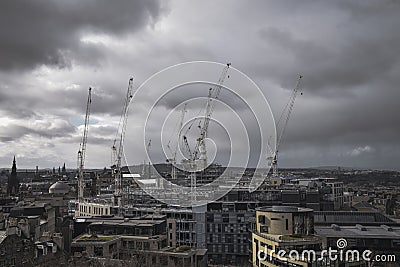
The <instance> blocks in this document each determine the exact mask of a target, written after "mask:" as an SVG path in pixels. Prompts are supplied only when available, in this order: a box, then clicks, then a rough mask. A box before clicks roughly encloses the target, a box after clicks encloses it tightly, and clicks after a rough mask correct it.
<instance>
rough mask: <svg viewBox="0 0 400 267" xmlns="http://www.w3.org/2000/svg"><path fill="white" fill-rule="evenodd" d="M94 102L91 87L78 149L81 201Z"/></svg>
mask: <svg viewBox="0 0 400 267" xmlns="http://www.w3.org/2000/svg"><path fill="white" fill-rule="evenodd" d="M91 104H92V88H89V94H88V98H87V103H86V116H85V128H84V130H83V137H82V142H81V144H80V145H79V151H78V200H79V202H81V201H83V191H84V188H85V184H84V181H83V169H84V166H85V157H86V143H87V135H88V130H89V116H90V106H91Z"/></svg>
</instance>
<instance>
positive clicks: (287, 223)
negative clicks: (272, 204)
mask: <svg viewBox="0 0 400 267" xmlns="http://www.w3.org/2000/svg"><path fill="white" fill-rule="evenodd" d="M286 230H289V220H288V219H286Z"/></svg>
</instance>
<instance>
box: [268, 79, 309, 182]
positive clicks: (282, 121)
mask: <svg viewBox="0 0 400 267" xmlns="http://www.w3.org/2000/svg"><path fill="white" fill-rule="evenodd" d="M302 78H303V76H302V75H299V77H298V79H297V83H296V86H295V87H294V89H293V91H292V94H291V95H290V98H289V101H288V102H287V103H286V105H285V107H284V108H283V110H282V113H281V115H280V117H279V120H278V123H277V124H276V129H277V134H278V137H277V140H276V146H275V147H276V149H275V151H272V148H271V147H270V146H269V140H268V143H267V145H268V150H269V153H270V155H271V156H269V157H268V158H267V159H268V160H270V161H271V166H272V175H273V176H278V151H279V146H280V144H281V142H282V138H283V136H284V134H285V131H286V128H287V125H288V122H289V119H290V115H291V114H292V111H293V107H294V102H295V100H296V97H297V95H298V93H299V92H300V90H301V89H300V81H301V79H302ZM278 132H279V133H278Z"/></svg>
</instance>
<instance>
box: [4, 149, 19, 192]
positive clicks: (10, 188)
mask: <svg viewBox="0 0 400 267" xmlns="http://www.w3.org/2000/svg"><path fill="white" fill-rule="evenodd" d="M18 190H19V181H18V178H17V162H16V160H15V155H14V159H13V164H12V167H11V174H10V176H9V177H8V184H7V194H8V196H15V195H17V194H18Z"/></svg>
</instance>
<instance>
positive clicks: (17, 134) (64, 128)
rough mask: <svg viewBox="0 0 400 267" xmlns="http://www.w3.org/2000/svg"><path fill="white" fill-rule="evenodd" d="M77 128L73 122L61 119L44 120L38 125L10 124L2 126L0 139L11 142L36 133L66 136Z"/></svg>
mask: <svg viewBox="0 0 400 267" xmlns="http://www.w3.org/2000/svg"><path fill="white" fill-rule="evenodd" d="M75 130H76V128H75V127H73V126H72V125H71V124H69V123H67V122H64V121H59V122H58V123H55V124H54V123H51V122H50V121H49V122H42V123H40V124H38V123H37V124H36V125H30V126H23V125H17V124H12V123H10V124H8V125H7V126H0V141H1V142H10V141H16V140H18V139H20V138H22V137H24V136H26V135H35V136H39V137H44V138H48V139H52V138H57V137H66V136H68V135H71V134H73V133H74V132H75Z"/></svg>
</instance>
